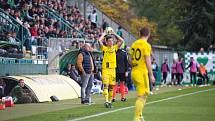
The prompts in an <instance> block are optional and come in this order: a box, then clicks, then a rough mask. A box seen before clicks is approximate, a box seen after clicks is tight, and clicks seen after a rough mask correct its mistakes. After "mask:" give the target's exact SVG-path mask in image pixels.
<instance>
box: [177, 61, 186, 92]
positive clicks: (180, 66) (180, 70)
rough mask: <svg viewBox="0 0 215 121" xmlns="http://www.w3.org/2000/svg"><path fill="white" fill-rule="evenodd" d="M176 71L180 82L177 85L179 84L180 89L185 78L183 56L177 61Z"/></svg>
mask: <svg viewBox="0 0 215 121" xmlns="http://www.w3.org/2000/svg"><path fill="white" fill-rule="evenodd" d="M176 72H177V80H178V83H177V85H178V86H179V90H181V88H180V86H181V82H182V80H183V78H184V76H183V73H184V64H183V58H181V59H180V60H179V61H177V62H176Z"/></svg>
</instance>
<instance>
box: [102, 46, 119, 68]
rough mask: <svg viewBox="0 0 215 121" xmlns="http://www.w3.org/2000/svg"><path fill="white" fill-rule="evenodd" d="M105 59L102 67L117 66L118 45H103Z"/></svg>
mask: <svg viewBox="0 0 215 121" xmlns="http://www.w3.org/2000/svg"><path fill="white" fill-rule="evenodd" d="M101 49H102V53H103V60H102V68H103V69H106V68H116V52H117V50H118V45H114V46H112V47H107V46H104V45H103V46H102V47H101Z"/></svg>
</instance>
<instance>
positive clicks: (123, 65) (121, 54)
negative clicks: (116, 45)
mask: <svg viewBox="0 0 215 121" xmlns="http://www.w3.org/2000/svg"><path fill="white" fill-rule="evenodd" d="M116 62H117V68H116V73H125V72H126V71H128V58H127V53H126V51H124V50H122V49H118V51H117V53H116Z"/></svg>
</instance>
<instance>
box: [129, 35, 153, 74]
mask: <svg viewBox="0 0 215 121" xmlns="http://www.w3.org/2000/svg"><path fill="white" fill-rule="evenodd" d="M150 55H151V45H150V44H149V43H147V41H146V40H143V39H139V40H136V41H135V42H134V43H133V44H132V45H131V50H130V56H131V60H132V71H140V72H143V73H148V69H147V66H146V61H145V57H144V56H150Z"/></svg>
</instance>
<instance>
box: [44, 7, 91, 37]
mask: <svg viewBox="0 0 215 121" xmlns="http://www.w3.org/2000/svg"><path fill="white" fill-rule="evenodd" d="M40 6H41V7H42V8H43V9H44V10H45V11H46V13H47V15H48V17H51V18H53V19H56V20H58V21H59V22H60V23H61V25H62V29H63V30H65V31H67V33H70V31H71V30H75V31H76V32H78V33H79V34H80V35H81V37H82V38H84V39H87V38H86V36H85V35H84V33H83V32H81V31H79V30H77V29H75V28H74V27H73V26H72V25H71V23H69V22H68V21H66V20H65V19H64V18H63V17H62V16H60V15H59V14H58V13H57V11H54V10H53V9H50V8H49V7H48V6H47V5H45V4H41V5H40ZM68 35H69V34H68ZM68 37H69V36H68Z"/></svg>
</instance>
